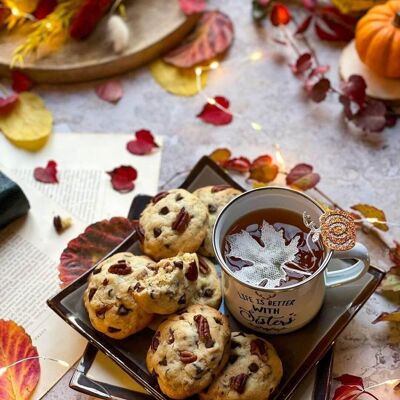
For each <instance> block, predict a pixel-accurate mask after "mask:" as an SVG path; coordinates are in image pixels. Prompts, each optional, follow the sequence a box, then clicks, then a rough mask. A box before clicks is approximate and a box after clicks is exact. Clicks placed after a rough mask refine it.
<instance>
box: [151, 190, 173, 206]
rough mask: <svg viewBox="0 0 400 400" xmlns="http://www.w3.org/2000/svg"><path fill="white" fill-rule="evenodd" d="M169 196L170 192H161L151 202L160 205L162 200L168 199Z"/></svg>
mask: <svg viewBox="0 0 400 400" xmlns="http://www.w3.org/2000/svg"><path fill="white" fill-rule="evenodd" d="M168 195H169V192H160V193H158V194H156V195H155V196H154V197H153V198H152V199H151V202H152V203H153V204H156V203H158V202H159V201H160V200H161V199H163V198H165V197H167V196H168Z"/></svg>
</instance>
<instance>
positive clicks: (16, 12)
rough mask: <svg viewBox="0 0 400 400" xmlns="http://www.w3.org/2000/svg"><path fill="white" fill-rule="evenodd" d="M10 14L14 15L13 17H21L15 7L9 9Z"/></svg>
mask: <svg viewBox="0 0 400 400" xmlns="http://www.w3.org/2000/svg"><path fill="white" fill-rule="evenodd" d="M11 14H12V15H14V17H19V16H20V15H21V13H20V11H19V10H18V8H17V7H13V8H12V9H11Z"/></svg>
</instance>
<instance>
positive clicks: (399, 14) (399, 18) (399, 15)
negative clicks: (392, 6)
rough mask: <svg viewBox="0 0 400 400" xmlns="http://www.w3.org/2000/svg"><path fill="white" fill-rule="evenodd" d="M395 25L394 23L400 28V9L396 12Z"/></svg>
mask: <svg viewBox="0 0 400 400" xmlns="http://www.w3.org/2000/svg"><path fill="white" fill-rule="evenodd" d="M393 25H394V26H395V27H396V28H400V11H397V12H396V15H395V16H394V21H393Z"/></svg>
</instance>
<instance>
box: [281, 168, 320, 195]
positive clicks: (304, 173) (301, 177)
mask: <svg viewBox="0 0 400 400" xmlns="http://www.w3.org/2000/svg"><path fill="white" fill-rule="evenodd" d="M320 179H321V177H320V176H319V174H317V173H316V172H313V167H312V166H311V165H309V164H297V165H296V166H295V167H293V168H292V169H291V170H290V171H289V173H288V175H287V176H286V184H287V185H288V186H291V187H293V188H296V189H300V190H308V189H312V188H313V187H315V186H317V184H318V182H319V181H320Z"/></svg>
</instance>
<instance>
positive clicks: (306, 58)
mask: <svg viewBox="0 0 400 400" xmlns="http://www.w3.org/2000/svg"><path fill="white" fill-rule="evenodd" d="M312 61H313V60H312V56H311V54H310V53H304V54H301V55H300V56H299V57H298V59H297V60H296V64H294V65H291V68H292V71H293V73H294V74H295V75H302V74H303V73H304V72H306V71H307V70H309V69H310V68H311V66H312Z"/></svg>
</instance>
